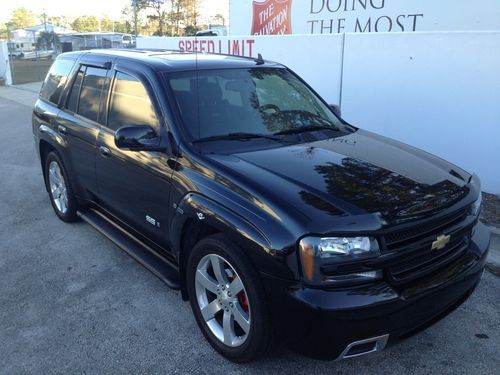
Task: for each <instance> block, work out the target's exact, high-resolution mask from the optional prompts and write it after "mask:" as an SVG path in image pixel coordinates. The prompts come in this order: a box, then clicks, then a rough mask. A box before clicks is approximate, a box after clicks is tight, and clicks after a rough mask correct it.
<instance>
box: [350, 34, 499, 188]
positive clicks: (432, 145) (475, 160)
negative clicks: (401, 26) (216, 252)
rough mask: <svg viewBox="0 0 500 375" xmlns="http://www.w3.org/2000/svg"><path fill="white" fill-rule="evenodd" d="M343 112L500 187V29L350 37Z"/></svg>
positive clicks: (355, 121) (486, 185)
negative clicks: (495, 30)
mask: <svg viewBox="0 0 500 375" xmlns="http://www.w3.org/2000/svg"><path fill="white" fill-rule="evenodd" d="M343 81H344V84H343V90H342V114H343V117H344V118H345V119H346V120H348V121H350V122H351V123H353V124H356V125H359V126H360V127H363V128H366V129H369V130H373V131H374V132H377V133H380V134H383V135H386V136H389V137H392V138H396V139H398V140H401V141H403V142H406V143H409V144H412V145H414V146H417V147H419V148H422V149H424V150H426V151H429V152H431V153H433V154H436V155H438V156H440V157H442V158H444V159H446V160H449V161H451V162H453V163H455V164H457V165H459V166H460V167H463V168H464V169H466V170H468V171H473V172H476V173H477V174H478V175H479V177H480V178H481V180H482V182H483V187H484V189H485V190H487V191H491V192H494V193H499V192H500V32H496V33H494V32H484V33H483V32H475V33H414V34H379V35H375V34H346V41H345V54H344V79H343Z"/></svg>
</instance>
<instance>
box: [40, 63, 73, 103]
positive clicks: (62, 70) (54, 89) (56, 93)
mask: <svg viewBox="0 0 500 375" xmlns="http://www.w3.org/2000/svg"><path fill="white" fill-rule="evenodd" d="M74 63H75V61H74V60H68V59H59V60H56V61H55V62H54V64H52V67H51V68H50V70H49V73H48V74H47V78H45V81H44V82H43V86H42V90H41V91H40V97H41V98H43V99H45V100H48V101H49V102H51V103H54V104H58V103H59V99H60V98H61V94H62V91H63V89H64V85H65V84H66V81H67V79H68V75H69V74H70V73H71V69H72V68H73V65H74Z"/></svg>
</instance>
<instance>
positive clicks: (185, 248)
mask: <svg viewBox="0 0 500 375" xmlns="http://www.w3.org/2000/svg"><path fill="white" fill-rule="evenodd" d="M175 209H176V213H175V215H174V218H173V221H172V225H171V236H170V238H171V239H172V244H173V247H174V251H175V252H176V256H177V259H178V261H179V276H180V282H181V292H182V298H183V299H184V300H187V299H188V295H187V290H186V264H187V259H188V258H189V254H190V251H191V249H192V248H193V247H194V245H195V244H196V243H197V242H198V241H200V240H201V239H203V238H205V237H207V236H209V235H211V234H214V233H222V234H224V235H226V236H227V237H228V239H229V240H231V241H233V242H234V243H235V244H236V245H238V246H239V247H240V248H242V249H244V250H245V252H246V253H247V255H249V258H250V259H251V260H252V261H253V263H254V264H255V263H256V262H258V259H257V258H259V257H261V256H263V254H266V255H269V254H273V251H272V249H271V244H270V241H269V240H268V238H267V237H266V236H265V235H264V233H262V232H261V231H260V230H259V229H258V228H257V227H256V226H255V225H253V224H252V223H250V222H249V221H248V220H246V219H244V218H243V217H241V215H239V214H237V213H236V212H234V211H232V210H230V209H229V208H227V207H225V206H222V205H221V204H219V203H217V202H215V201H213V200H211V199H210V198H208V197H206V196H203V195H201V194H198V193H189V194H187V195H186V196H185V197H184V198H183V199H182V200H181V202H180V203H179V204H178V205H177V206H176V208H175Z"/></svg>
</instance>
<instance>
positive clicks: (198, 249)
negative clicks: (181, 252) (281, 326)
mask: <svg viewBox="0 0 500 375" xmlns="http://www.w3.org/2000/svg"><path fill="white" fill-rule="evenodd" d="M187 289H188V293H189V300H190V303H191V308H192V310H193V313H194V316H195V318H196V322H197V323H198V326H199V327H200V329H201V331H202V332H203V334H204V336H205V338H206V339H207V340H208V341H209V343H210V344H211V345H212V346H213V347H214V348H215V350H217V351H218V352H219V353H220V354H222V355H223V356H224V357H226V358H228V359H229V360H231V361H233V362H237V363H243V362H249V361H251V360H254V359H256V358H257V357H259V356H261V355H263V354H264V353H265V352H266V351H267V349H268V347H269V345H270V341H271V330H270V322H269V313H268V311H267V304H266V297H265V294H264V290H263V287H262V285H261V281H260V279H259V277H258V273H257V272H256V271H255V269H254V268H253V266H252V264H251V263H250V261H249V260H248V259H247V256H246V255H245V254H244V253H243V252H242V251H241V249H239V248H238V247H237V246H236V245H234V244H233V243H232V242H231V241H229V240H228V239H227V238H226V237H224V236H223V235H221V234H215V235H211V236H209V237H207V238H205V239H203V240H201V241H200V242H198V243H197V244H196V245H195V247H194V248H193V250H192V251H191V254H190V256H189V259H188V266H187Z"/></svg>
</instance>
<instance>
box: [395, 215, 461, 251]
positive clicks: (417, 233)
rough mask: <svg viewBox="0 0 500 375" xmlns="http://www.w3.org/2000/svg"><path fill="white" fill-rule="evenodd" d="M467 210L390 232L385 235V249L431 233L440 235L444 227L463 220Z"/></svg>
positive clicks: (414, 240)
mask: <svg viewBox="0 0 500 375" xmlns="http://www.w3.org/2000/svg"><path fill="white" fill-rule="evenodd" d="M466 216H467V211H466V210H465V209H462V210H460V211H458V212H455V213H454V214H452V215H449V216H446V217H444V218H441V219H437V220H432V221H429V222H427V223H423V224H418V225H412V226H410V227H409V228H404V229H401V230H397V231H394V232H391V233H389V234H387V235H386V236H385V244H386V246H387V249H389V250H391V249H394V248H401V247H403V246H405V245H406V244H409V243H414V242H417V241H419V239H421V238H424V237H428V236H431V235H436V236H438V235H440V234H442V233H443V231H444V230H445V229H446V228H449V227H452V226H454V225H456V224H459V223H461V222H462V221H464V220H465V218H466Z"/></svg>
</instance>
